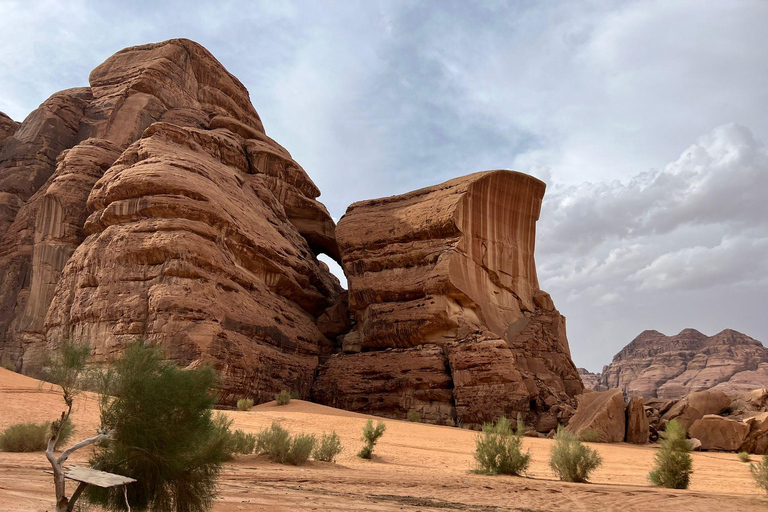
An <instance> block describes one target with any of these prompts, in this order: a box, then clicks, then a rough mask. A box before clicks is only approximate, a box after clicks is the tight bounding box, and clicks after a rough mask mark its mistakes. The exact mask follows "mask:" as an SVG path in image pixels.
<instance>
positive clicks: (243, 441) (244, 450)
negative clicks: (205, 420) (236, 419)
mask: <svg viewBox="0 0 768 512" xmlns="http://www.w3.org/2000/svg"><path fill="white" fill-rule="evenodd" d="M213 422H214V424H215V425H216V428H217V429H218V435H219V436H220V437H221V438H223V440H224V442H223V443H222V444H223V446H224V449H225V451H226V452H227V454H228V457H227V459H228V460H231V459H233V458H234V456H235V455H249V454H251V453H253V450H254V449H255V448H256V436H254V435H253V434H247V433H245V432H243V431H242V430H232V429H231V427H232V420H231V419H229V418H227V417H226V416H224V415H223V414H216V416H215V417H214V419H213Z"/></svg>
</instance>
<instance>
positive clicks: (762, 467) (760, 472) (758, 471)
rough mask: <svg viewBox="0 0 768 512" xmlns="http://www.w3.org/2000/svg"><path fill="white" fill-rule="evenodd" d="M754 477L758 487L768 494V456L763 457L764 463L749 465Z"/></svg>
mask: <svg viewBox="0 0 768 512" xmlns="http://www.w3.org/2000/svg"><path fill="white" fill-rule="evenodd" d="M749 466H750V467H749V469H750V471H752V476H753V477H754V478H755V482H756V483H757V485H758V487H760V488H761V489H763V490H764V491H765V492H768V454H765V455H763V461H762V462H758V463H757V464H750V465H749Z"/></svg>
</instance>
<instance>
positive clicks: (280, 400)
mask: <svg viewBox="0 0 768 512" xmlns="http://www.w3.org/2000/svg"><path fill="white" fill-rule="evenodd" d="M275 402H277V405H288V404H289V403H290V402H291V393H290V392H289V391H287V390H285V389H284V390H282V391H281V392H279V393H278V394H276V395H275Z"/></svg>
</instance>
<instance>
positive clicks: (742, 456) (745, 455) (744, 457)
mask: <svg viewBox="0 0 768 512" xmlns="http://www.w3.org/2000/svg"><path fill="white" fill-rule="evenodd" d="M739 460H740V461H741V462H750V461H751V460H752V459H750V458H749V454H748V453H747V452H739Z"/></svg>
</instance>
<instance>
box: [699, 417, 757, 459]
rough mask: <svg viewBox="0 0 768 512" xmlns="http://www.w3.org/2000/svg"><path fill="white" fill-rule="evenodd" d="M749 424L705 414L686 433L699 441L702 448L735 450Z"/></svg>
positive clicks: (745, 434)
mask: <svg viewBox="0 0 768 512" xmlns="http://www.w3.org/2000/svg"><path fill="white" fill-rule="evenodd" d="M749 430H750V428H749V426H748V425H746V424H745V423H742V422H740V421H736V420H732V419H730V418H723V417H722V416H717V415H715V414H707V415H706V416H704V417H703V418H701V419H698V420H696V421H694V422H693V424H692V425H691V428H690V429H689V430H688V433H689V434H690V436H691V437H693V438H696V439H698V440H699V441H701V449H702V450H722V451H736V450H738V449H739V447H740V446H741V445H742V443H744V440H745V439H746V437H747V434H748V433H749Z"/></svg>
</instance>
